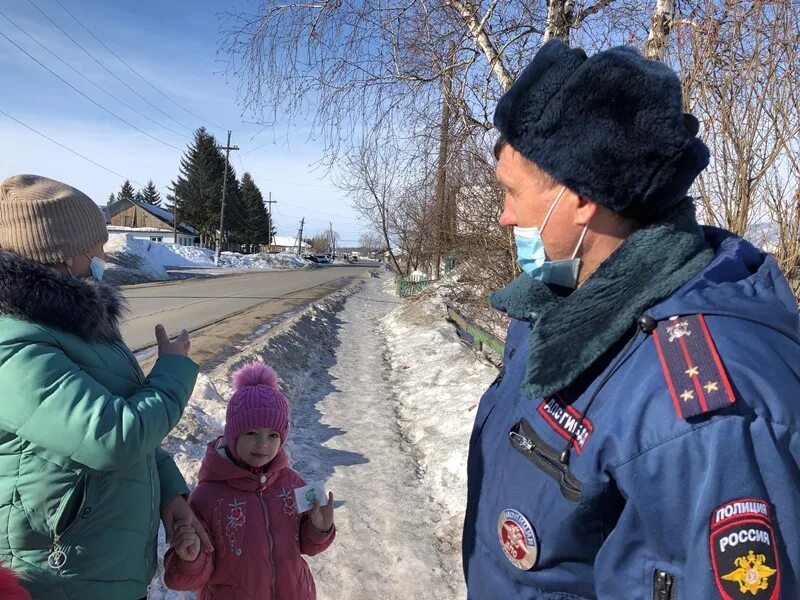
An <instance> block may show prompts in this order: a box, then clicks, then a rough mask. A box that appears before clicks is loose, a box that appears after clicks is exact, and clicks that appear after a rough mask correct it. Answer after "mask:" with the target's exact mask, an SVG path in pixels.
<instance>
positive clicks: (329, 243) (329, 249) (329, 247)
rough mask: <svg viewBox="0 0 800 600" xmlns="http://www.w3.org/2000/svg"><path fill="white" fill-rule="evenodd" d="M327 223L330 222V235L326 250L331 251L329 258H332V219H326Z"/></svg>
mask: <svg viewBox="0 0 800 600" xmlns="http://www.w3.org/2000/svg"><path fill="white" fill-rule="evenodd" d="M328 223H329V224H330V233H329V234H328V235H329V236H330V237H329V238H328V252H330V253H331V260H333V253H334V248H333V221H328Z"/></svg>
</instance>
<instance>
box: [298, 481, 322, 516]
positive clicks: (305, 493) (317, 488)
mask: <svg viewBox="0 0 800 600" xmlns="http://www.w3.org/2000/svg"><path fill="white" fill-rule="evenodd" d="M294 499H295V501H296V502H297V512H298V513H304V512H306V511H307V510H311V507H312V506H313V505H314V500H319V503H320V505H321V506H325V505H326V504H327V503H328V495H327V494H326V493H325V486H323V485H322V484H321V483H310V484H308V485H306V486H304V487H301V488H297V489H295V491H294Z"/></svg>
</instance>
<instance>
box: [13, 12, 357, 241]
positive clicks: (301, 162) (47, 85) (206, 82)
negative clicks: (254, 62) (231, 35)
mask: <svg viewBox="0 0 800 600" xmlns="http://www.w3.org/2000/svg"><path fill="white" fill-rule="evenodd" d="M32 2H33V3H34V4H35V5H36V6H38V7H39V9H41V12H40V11H38V10H37V9H36V8H35V7H34V5H33V4H31V1H29V0H0V13H2V14H0V34H3V35H5V36H7V37H8V38H10V39H11V40H13V41H14V42H15V43H16V44H18V45H19V46H21V47H22V48H24V49H25V50H26V51H27V52H29V53H30V54H31V55H33V56H34V57H36V58H37V59H38V60H39V61H41V62H42V63H44V64H45V65H46V66H47V67H49V68H50V69H51V70H53V71H54V72H56V73H57V74H58V75H60V76H61V77H62V78H64V79H65V80H66V81H68V82H69V83H70V84H72V85H73V86H75V87H76V88H78V89H79V90H81V91H82V92H84V93H85V94H86V95H87V96H89V97H90V98H92V99H94V100H95V101H96V102H98V103H99V104H101V105H102V106H104V107H105V108H107V109H108V110H110V111H112V112H113V113H116V114H117V115H118V116H120V117H122V118H123V119H124V120H126V121H127V122H128V123H130V124H131V125H133V126H135V127H138V128H139V129H140V130H142V131H143V132H145V133H146V134H149V135H151V136H154V137H156V138H159V139H160V140H162V141H163V142H166V144H169V145H171V146H175V147H176V148H178V149H175V148H171V147H169V146H168V145H165V144H162V143H160V142H158V141H155V140H153V139H151V138H149V137H147V135H145V133H140V132H137V131H136V130H135V129H134V128H132V127H130V126H129V125H126V124H124V123H122V122H121V121H119V120H118V119H116V118H115V117H113V116H111V115H109V114H108V113H106V112H104V111H103V109H101V108H99V107H98V106H96V105H94V104H92V103H91V102H90V101H89V100H87V99H85V98H83V97H82V96H81V95H80V94H79V93H78V92H76V91H74V90H72V89H70V87H69V86H67V85H66V84H64V83H63V82H61V81H59V80H58V79H57V78H56V77H55V76H53V75H51V74H50V73H48V72H47V71H46V70H45V69H44V68H42V67H41V66H40V65H38V64H36V62H34V61H33V60H32V59H31V58H29V57H28V56H26V55H25V54H24V53H23V52H22V51H20V50H19V49H18V48H16V47H14V45H13V44H12V43H11V42H9V41H8V40H7V39H5V38H4V37H2V35H0V82H2V83H0V111H3V112H5V113H7V114H8V115H10V116H11V117H14V118H15V119H17V120H19V121H21V122H23V123H25V124H26V125H28V126H29V127H32V128H34V129H36V130H37V131H39V132H41V133H43V134H45V135H47V136H49V137H51V138H52V139H53V140H55V141H57V142H60V143H61V144H63V145H65V146H68V147H69V148H71V149H72V150H74V151H76V152H79V153H80V154H82V155H84V156H85V157H87V158H89V159H91V160H93V161H95V162H97V163H100V164H101V165H103V166H104V167H107V168H108V169H110V170H112V171H116V172H117V173H119V174H121V175H123V176H124V177H125V178H129V179H131V180H132V181H134V182H138V183H141V184H144V183H146V182H147V180H148V179H153V181H154V182H155V184H156V186H157V187H158V188H159V190H160V191H161V193H162V196H165V195H166V193H167V189H166V188H167V186H168V185H169V183H170V181H171V180H172V179H174V178H175V177H176V176H177V172H178V166H179V161H180V157H181V155H182V153H183V151H184V150H185V148H186V145H187V143H188V142H189V141H190V138H191V133H192V130H193V129H195V128H196V127H198V126H199V125H206V126H207V127H208V128H209V129H210V130H211V131H212V132H213V133H214V134H215V135H216V136H217V139H218V140H219V141H220V142H224V140H225V136H226V130H227V129H231V130H232V132H233V133H232V136H233V137H232V142H233V144H235V145H238V146H239V147H240V148H241V150H240V151H239V152H233V153H231V156H232V159H231V161H232V164H233V166H234V167H235V169H236V172H237V174H238V175H239V176H241V174H242V172H243V171H245V170H247V171H249V172H250V173H251V174H252V175H253V177H254V179H255V181H256V183H257V184H258V186H259V187H260V188H261V191H262V192H263V193H264V196H265V197H266V196H267V194H268V193H269V192H270V191H271V192H272V197H273V199H274V200H277V202H278V203H277V204H275V205H273V211H274V214H275V219H276V225H277V228H278V234H279V235H296V233H297V228H298V224H299V221H300V217H303V216H305V217H306V223H307V226H306V227H307V228H306V231H308V232H309V233H310V234H312V235H313V234H314V233H316V232H317V231H320V230H322V229H326V228H327V227H328V222H329V221H333V226H334V229H336V230H337V231H338V232H339V233H340V235H341V238H342V240H343V242H345V243H346V244H347V245H355V243H356V242H357V241H358V236H359V234H360V232H361V231H362V230H363V229H364V224H363V222H361V221H359V219H358V216H357V215H356V214H355V213H354V212H353V211H352V209H351V208H350V207H349V205H348V203H347V200H346V197H345V195H344V194H343V193H342V192H340V191H339V190H337V189H336V188H335V187H334V186H332V185H331V184H330V182H329V180H328V179H326V178H325V177H323V175H322V173H320V172H318V171H317V170H315V169H314V167H313V165H314V163H316V162H317V161H318V160H319V159H320V158H321V157H322V151H321V146H320V145H319V143H317V142H310V141H307V140H308V137H309V135H308V133H309V132H308V130H307V129H305V128H303V127H302V126H299V127H298V128H296V129H291V130H290V129H288V128H287V126H286V124H285V123H284V124H281V123H279V124H278V125H277V126H276V127H275V129H274V130H273V129H266V130H262V127H260V126H258V125H253V124H250V123H246V122H244V121H247V120H249V116H248V115H244V117H243V116H242V114H241V112H242V111H241V108H240V106H239V105H238V104H237V98H236V86H237V84H238V82H237V81H235V80H230V81H227V80H226V76H225V74H224V73H223V71H224V67H225V65H224V59H225V58H226V56H224V55H222V54H218V52H217V45H218V41H219V24H220V17H221V14H220V13H221V12H223V11H225V10H227V9H230V8H233V7H238V8H240V9H241V8H248V7H250V8H252V7H253V6H254V5H255V2H252V1H251V2H247V1H245V0H193V1H192V2H184V1H181V2H176V1H167V2H163V1H162V2H158V1H156V0H113V1H112V2H109V1H108V0H60V2H61V4H63V6H64V7H66V8H67V9H68V10H69V12H71V13H72V14H73V15H74V16H75V17H77V18H78V19H79V20H80V21H81V23H83V25H84V26H85V27H86V28H88V29H89V30H90V31H91V32H92V33H94V34H95V35H96V36H97V37H98V38H99V39H100V40H101V41H102V42H104V43H105V44H106V45H107V46H108V47H109V48H110V49H111V50H113V51H114V52H116V53H117V54H118V55H119V56H120V57H121V58H123V59H124V60H125V61H126V62H127V63H128V64H130V65H131V66H132V67H133V68H134V69H135V70H136V71H138V72H139V73H140V74H141V75H143V76H144V78H145V79H146V80H147V81H149V82H150V83H151V84H153V85H154V86H155V87H156V88H158V89H159V90H161V91H162V92H164V93H165V94H166V95H167V96H168V97H169V98H171V99H172V100H174V101H175V102H177V104H179V105H181V107H183V108H181V107H179V106H177V105H176V104H174V103H173V102H171V101H170V100H169V99H167V98H165V97H164V96H162V95H161V94H159V92H158V91H156V90H155V89H153V88H152V87H150V86H148V85H147V83H145V82H144V81H142V79H140V78H139V77H137V75H135V74H134V73H133V72H132V71H130V70H129V69H128V68H127V67H126V66H125V65H123V64H122V63H121V62H120V61H119V60H117V58H115V57H114V56H113V55H112V54H110V53H109V52H108V50H106V49H105V48H103V46H102V45H101V44H100V43H99V42H98V41H96V40H95V39H93V38H92V36H91V35H90V34H89V33H88V32H87V31H86V30H85V29H83V28H82V27H81V26H80V24H78V23H77V22H76V21H75V20H74V19H73V18H72V17H71V16H70V15H69V14H68V13H67V12H65V10H64V9H63V8H62V7H61V6H59V4H58V2H57V1H56V0H32ZM42 13H44V14H42ZM3 15H5V16H3ZM45 15H46V16H45ZM5 17H9V18H10V19H12V20H13V21H14V22H15V23H16V24H17V25H19V27H21V28H22V29H24V30H25V31H26V32H27V33H28V34H30V35H31V36H33V37H35V38H36V39H37V40H38V41H39V42H41V43H42V44H44V45H45V46H46V47H47V48H48V49H49V50H51V51H52V52H54V53H55V54H57V55H58V56H59V57H60V58H61V59H62V60H63V61H65V62H66V63H68V64H69V65H71V66H72V67H73V68H75V69H77V70H78V71H80V73H82V74H83V75H84V76H86V77H88V78H89V79H91V80H92V81H93V82H95V83H97V84H99V85H100V86H101V87H102V88H103V89H105V90H107V91H108V92H110V93H111V94H113V95H114V96H116V97H117V98H119V99H121V100H123V101H124V102H126V103H127V104H129V105H130V106H132V107H133V108H134V109H136V111H139V113H142V114H143V115H145V116H142V115H140V114H137V113H136V112H134V111H133V110H131V109H129V108H128V107H126V106H123V105H122V104H120V103H118V102H117V101H116V100H114V99H112V98H110V97H109V96H107V95H106V94H104V93H103V92H101V91H100V90H98V89H97V88H96V87H94V86H93V85H92V84H91V83H89V82H87V81H86V80H85V79H83V78H81V76H80V75H78V74H77V73H75V72H74V71H72V70H71V69H70V68H69V67H67V66H65V65H64V64H63V63H62V62H60V61H59V60H58V59H57V58H56V57H54V56H53V55H51V54H50V53H48V52H47V50H45V49H44V48H42V47H41V46H39V45H38V44H37V43H36V42H35V41H33V40H32V39H31V38H29V37H27V36H26V35H25V34H24V33H22V32H21V31H20V29H18V28H17V27H15V26H14V25H13V24H12V23H11V22H9V20H7V19H6V18H5ZM47 17H49V18H50V19H52V20H53V21H54V22H55V23H56V24H57V25H58V26H60V27H61V28H62V29H63V30H64V31H66V33H68V34H69V35H70V36H72V38H74V39H75V40H76V41H77V42H78V43H79V44H80V45H82V46H83V47H84V48H85V49H86V50H88V51H89V52H90V53H91V54H92V55H94V56H95V57H96V58H97V59H98V60H99V61H100V62H101V63H102V64H103V65H105V66H106V67H107V68H108V69H109V70H110V71H111V72H113V73H114V74H115V75H116V76H117V77H119V78H120V79H121V80H122V81H123V82H125V83H126V84H127V85H128V86H130V87H131V88H133V90H135V92H138V94H140V95H141V96H143V97H144V99H142V98H140V97H138V96H137V95H136V94H135V93H134V92H133V91H131V90H130V89H128V88H126V87H125V86H124V85H123V84H122V83H120V82H119V81H118V80H117V79H115V78H114V77H113V76H112V75H111V74H109V73H108V72H107V71H106V70H104V69H103V67H101V66H100V65H98V63H97V62H95V61H94V60H92V58H91V57H90V56H88V55H87V54H86V53H84V52H83V51H82V50H81V49H80V48H79V47H78V46H76V45H75V44H74V43H73V42H72V41H70V39H69V38H68V37H66V36H65V35H64V34H63V33H62V32H60V31H59V30H58V29H57V28H56V26H55V25H53V24H52V23H51V22H50V21H49V20H48V19H47ZM145 99H146V100H145ZM147 101H149V102H150V103H151V104H148V102H147ZM184 108H185V109H188V111H191V112H192V113H194V114H195V115H197V116H199V117H200V118H197V117H196V116H193V115H192V114H189V112H187V111H186V110H184ZM146 117H149V119H151V120H152V121H155V122H156V123H154V122H152V121H151V120H148V118H146ZM173 119H174V120H173ZM157 123H160V124H161V125H164V126H166V128H165V127H162V126H161V125H159V124H157ZM170 129H171V130H173V131H170ZM287 134H288V136H287ZM287 137H289V138H291V142H290V143H287V141H286V140H287ZM0 140H2V144H0V179H3V178H5V177H6V176H9V175H13V174H17V173H37V174H41V175H45V176H48V177H52V178H54V179H59V180H62V181H65V182H67V183H69V184H71V185H74V186H75V187H77V188H79V189H81V190H83V191H84V192H86V193H87V194H89V195H90V196H91V197H92V198H93V199H94V200H95V201H96V202H97V203H98V204H105V203H106V200H107V198H108V196H109V194H110V193H111V192H116V191H117V190H118V189H119V187H120V185H121V184H122V182H123V180H124V179H123V178H120V177H119V176H118V175H115V174H113V173H109V172H108V171H106V170H104V169H102V168H100V167H98V166H96V165H94V164H92V163H90V162H87V161H86V160H84V159H82V158H79V157H78V156H75V155H74V154H72V153H70V152H69V151H67V150H65V149H63V148H61V147H59V146H57V145H55V144H53V143H52V142H50V141H48V140H46V139H44V138H42V137H41V136H39V135H37V134H36V133H34V132H32V131H30V130H29V129H26V128H25V127H24V126H23V125H20V124H18V123H16V122H14V121H13V120H12V119H10V118H9V117H8V116H5V115H3V114H0ZM134 185H135V186H136V187H138V186H137V185H136V183H134Z"/></svg>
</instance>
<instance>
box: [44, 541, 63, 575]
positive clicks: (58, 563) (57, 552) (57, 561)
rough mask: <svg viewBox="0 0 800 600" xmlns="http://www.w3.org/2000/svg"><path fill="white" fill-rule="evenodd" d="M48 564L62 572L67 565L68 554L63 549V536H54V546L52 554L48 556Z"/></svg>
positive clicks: (51, 549)
mask: <svg viewBox="0 0 800 600" xmlns="http://www.w3.org/2000/svg"><path fill="white" fill-rule="evenodd" d="M47 564H48V566H49V567H50V568H51V569H54V570H55V571H61V569H63V568H64V565H66V564H67V553H66V552H64V551H63V550H62V549H61V536H59V535H58V534H54V535H53V545H52V546H51V547H50V554H49V555H48V556H47Z"/></svg>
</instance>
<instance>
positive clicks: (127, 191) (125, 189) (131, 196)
mask: <svg viewBox="0 0 800 600" xmlns="http://www.w3.org/2000/svg"><path fill="white" fill-rule="evenodd" d="M126 200H127V201H133V200H136V193H135V192H134V190H133V186H132V185H131V182H130V181H128V180H127V179H126V180H125V183H123V184H122V188H121V189H120V191H118V192H117V202H124V201H126Z"/></svg>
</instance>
